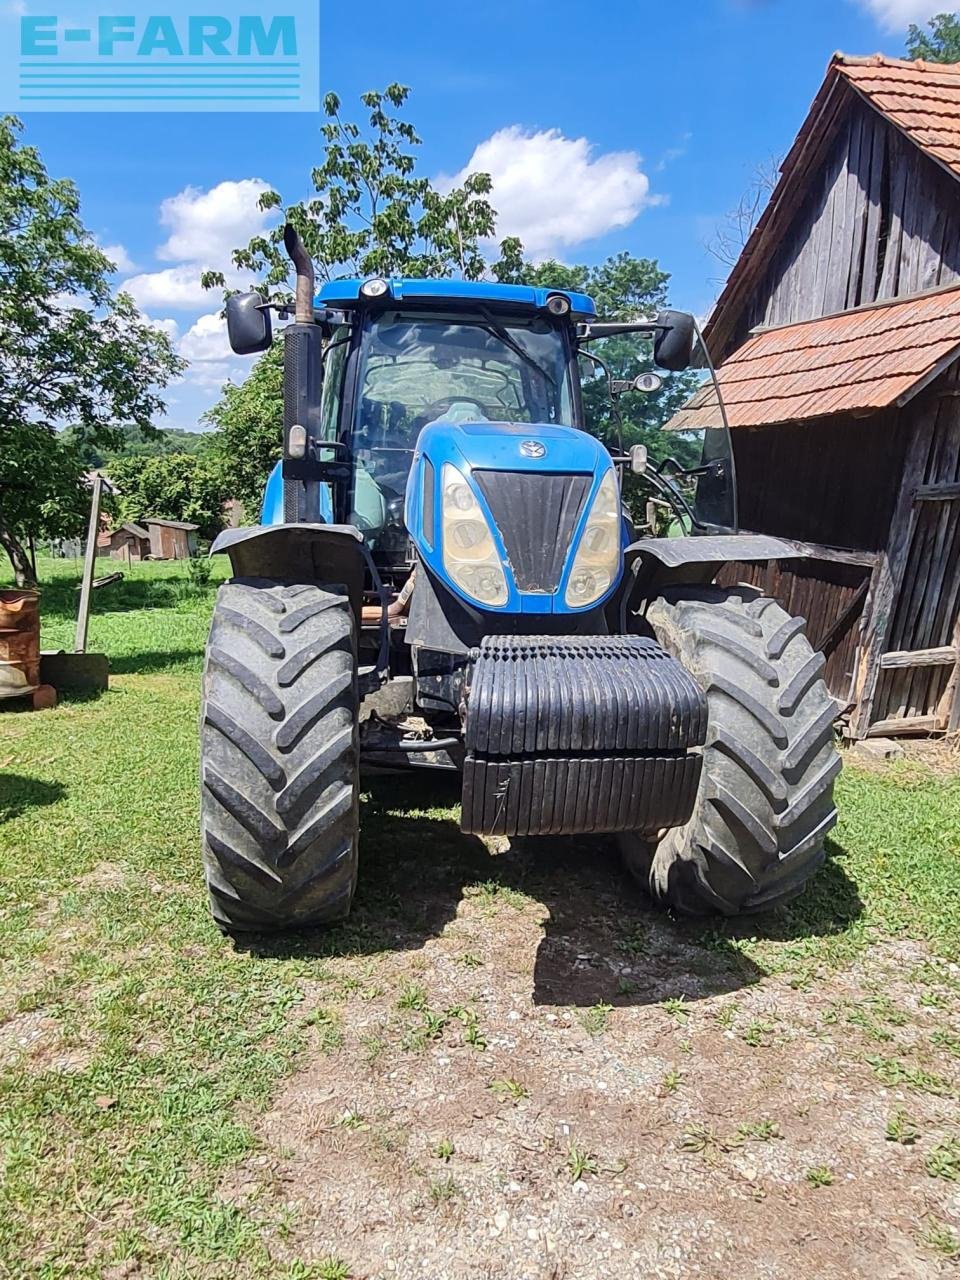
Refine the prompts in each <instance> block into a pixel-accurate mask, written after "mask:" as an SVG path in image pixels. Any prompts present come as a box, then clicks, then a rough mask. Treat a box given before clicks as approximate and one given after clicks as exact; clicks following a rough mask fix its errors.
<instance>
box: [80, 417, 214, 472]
mask: <svg viewBox="0 0 960 1280" xmlns="http://www.w3.org/2000/svg"><path fill="white" fill-rule="evenodd" d="M122 430H123V435H124V442H123V445H122V446H121V447H120V448H119V449H112V450H108V449H95V448H91V447H90V446H89V445H86V446H85V447H84V458H85V461H86V463H87V465H88V466H89V467H91V468H96V467H107V468H109V466H110V464H111V462H113V461H115V460H116V459H117V458H158V457H162V456H163V455H164V454H167V453H189V454H199V453H204V452H205V451H206V449H207V448H209V442H210V433H209V432H203V431H183V430H182V429H181V428H179V427H164V428H162V430H161V431H160V432H159V434H158V435H156V436H153V435H151V436H145V435H144V434H143V432H142V431H141V430H140V428H139V427H124V428H123V429H122ZM65 434H66V435H70V434H71V433H70V430H69V428H68V430H67V432H65Z"/></svg>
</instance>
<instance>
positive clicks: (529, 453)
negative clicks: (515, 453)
mask: <svg viewBox="0 0 960 1280" xmlns="http://www.w3.org/2000/svg"><path fill="white" fill-rule="evenodd" d="M546 452H547V446H546V445H545V444H541V443H540V441H539V440H522V441H521V442H520V454H521V456H522V457H524V458H543V457H545V456H546Z"/></svg>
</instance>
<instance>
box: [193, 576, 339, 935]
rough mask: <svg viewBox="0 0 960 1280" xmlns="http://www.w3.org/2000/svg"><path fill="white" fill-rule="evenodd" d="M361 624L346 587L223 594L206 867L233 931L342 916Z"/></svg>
mask: <svg viewBox="0 0 960 1280" xmlns="http://www.w3.org/2000/svg"><path fill="white" fill-rule="evenodd" d="M358 705H359V700H358V689H357V659H356V625H355V621H354V616H353V611H352V609H351V607H350V602H349V599H348V598H347V594H346V589H345V588H343V587H339V586H337V587H317V586H311V585H306V584H302V583H285V582H274V581H271V580H268V579H263V578H237V579H234V580H233V581H232V582H228V583H226V584H225V585H224V586H222V587H221V588H220V590H219V592H218V593H217V603H216V607H215V609H214V615H213V624H212V626H211V629H210V639H209V642H208V644H207V657H206V665H205V667H204V674H203V707H202V711H201V722H200V772H201V829H202V837H203V865H204V872H205V875H206V881H207V888H208V890H209V893H210V906H211V910H212V912H213V917H214V919H215V920H216V922H217V924H219V925H220V927H221V928H223V929H225V930H228V931H231V932H234V931H236V932H250V931H252V932H258V933H259V932H265V931H270V930H277V929H288V928H297V927H300V926H304V925H312V924H320V923H327V922H331V921H334V920H341V919H343V918H344V917H345V916H346V915H347V913H348V912H349V910H350V902H351V899H352V897H353V891H354V887H355V885H356V878H357V835H358V830H359V778H358V761H359V752H358V741H357V708H358Z"/></svg>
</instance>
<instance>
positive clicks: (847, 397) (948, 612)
mask: <svg viewBox="0 0 960 1280" xmlns="http://www.w3.org/2000/svg"><path fill="white" fill-rule="evenodd" d="M707 341H708V344H709V345H710V348H711V351H712V353H713V356H714V359H715V361H716V362H717V363H718V364H719V365H720V369H719V378H720V383H721V386H722V388H723V394H724V399H725V402H726V405H727V411H728V415H729V419H730V427H731V434H732V438H733V450H734V458H735V463H736V468H737V489H738V495H739V505H740V524H741V527H742V528H743V529H745V530H747V531H751V532H757V533H770V534H777V535H780V536H781V537H786V538H790V539H793V540H794V541H797V542H800V543H803V544H805V547H804V549H805V550H806V551H807V553H808V555H809V558H807V559H797V560H795V561H787V562H784V563H780V564H775V563H772V562H771V563H770V564H768V565H763V564H759V565H756V564H754V565H750V564H737V565H731V566H728V568H727V569H726V570H725V571H724V577H723V580H724V581H726V582H735V581H749V582H753V583H755V584H756V585H757V586H760V587H761V588H762V589H763V590H764V591H765V592H767V593H768V594H771V595H773V596H775V597H777V598H778V599H779V600H780V601H781V603H783V605H784V606H785V607H786V608H787V609H789V610H790V611H791V612H792V613H796V614H801V615H803V616H804V617H806V619H807V621H808V633H809V636H810V639H811V642H812V643H813V644H814V645H815V646H816V647H817V648H820V649H822V650H823V652H824V653H825V654H826V658H827V666H826V672H825V677H826V680H827V683H828V686H829V688H830V691H831V692H832V693H833V695H834V696H835V697H836V699H837V701H838V703H840V705H841V706H842V707H843V708H845V709H846V710H847V711H848V712H849V722H848V730H847V731H848V733H849V735H850V736H851V737H854V738H860V737H864V736H868V735H880V734H891V733H892V734H896V733H930V732H944V731H952V730H955V729H957V728H960V621H958V618H960V64H956V65H952V64H948V65H942V64H933V63H924V62H904V61H900V60H897V59H890V58H883V57H880V56H879V55H878V56H876V57H871V58H848V57H845V56H844V55H842V54H837V55H836V56H835V57H834V58H833V60H832V61H831V63H830V66H829V68H828V70H827V78H826V80H825V82H824V85H823V87H822V88H821V90H820V92H819V94H818V95H817V98H816V100H815V101H814V104H813V106H812V108H811V110H810V114H809V115H808V117H807V119H806V121H805V122H804V124H803V126H802V128H801V130H800V133H799V135H798V137H797V140H796V142H795V143H794V145H793V148H792V149H791V151H790V153H789V154H788V156H787V158H786V160H785V161H784V164H783V168H782V170H781V178H780V182H779V184H778V186H777V188H776V190H775V191H774V193H773V195H772V196H771V198H770V203H769V205H768V206H767V208H766V210H765V211H764V213H763V216H762V217H761V219H760V221H759V222H758V224H757V226H756V228H755V229H754V231H753V233H752V235H751V237H750V239H749V240H748V242H747V244H746V245H745V247H744V250H743V253H742V254H741V256H740V258H739V260H738V261H737V263H736V264H735V266H734V268H733V271H732V272H731V275H730V278H729V280H728V281H727V284H726V287H725V288H724V291H723V293H722V294H721V296H720V299H719V301H718V303H717V306H716V308H715V309H714V312H713V314H712V316H711V317H710V321H709V323H708V326H707ZM681 416H682V415H681Z"/></svg>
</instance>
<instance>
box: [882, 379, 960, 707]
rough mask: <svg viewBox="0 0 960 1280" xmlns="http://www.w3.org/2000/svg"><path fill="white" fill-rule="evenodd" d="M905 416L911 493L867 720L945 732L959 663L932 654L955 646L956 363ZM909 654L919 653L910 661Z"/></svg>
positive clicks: (958, 613) (959, 465)
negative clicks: (888, 658) (913, 445)
mask: <svg viewBox="0 0 960 1280" xmlns="http://www.w3.org/2000/svg"><path fill="white" fill-rule="evenodd" d="M904 417H905V418H907V419H909V420H910V422H911V424H912V425H913V426H915V427H916V428H917V433H916V440H917V448H918V449H919V450H920V451H921V456H919V457H918V458H917V460H916V467H915V468H913V467H911V469H910V474H909V475H908V476H907V478H906V479H905V484H906V485H907V486H908V487H909V490H910V492H909V493H905V494H904V495H903V496H902V501H901V508H902V509H903V510H904V511H905V512H908V514H907V516H906V528H905V529H903V530H900V531H898V530H893V531H892V533H891V546H893V545H894V544H899V545H901V546H902V547H903V548H904V550H903V552H902V555H901V558H900V563H899V565H891V569H892V570H893V572H894V573H895V574H896V575H897V580H896V583H895V591H894V599H893V607H892V609H891V610H890V614H889V618H888V620H887V624H886V627H885V628H883V630H882V631H878V635H877V639H876V645H877V653H878V654H879V655H880V656H879V666H880V670H879V673H878V676H877V682H876V689H875V692H874V693H873V698H872V706H871V707H870V714H869V723H870V725H871V726H876V725H877V724H884V725H886V724H889V723H890V722H891V721H897V720H910V721H915V722H918V725H919V722H922V721H927V722H929V723H928V726H927V727H929V728H931V729H934V728H937V729H944V728H947V727H948V721H949V719H950V713H951V710H952V700H953V696H954V692H953V691H954V688H955V686H956V680H955V674H956V665H957V664H956V662H955V661H935V660H931V659H932V658H935V656H936V654H935V651H937V650H944V651H947V650H950V649H953V650H954V651H955V650H956V645H957V626H958V617H960V371H958V368H957V366H954V367H953V368H952V369H951V370H950V371H949V372H948V374H947V375H945V377H944V378H942V379H940V380H939V381H938V383H937V384H936V385H935V387H933V388H932V389H931V390H930V391H929V392H927V393H925V394H924V395H922V396H920V397H918V398H917V400H916V401H915V402H914V405H912V406H908V409H907V410H906V411H905V412H904ZM924 428H925V429H924ZM889 653H895V654H898V655H901V654H902V655H904V656H903V657H902V658H898V660H897V665H895V666H890V667H886V668H884V665H883V655H884V654H889ZM909 654H919V655H921V656H920V657H919V658H916V659H914V660H912V661H911V660H910V659H909V658H908V657H907V656H906V655H909ZM924 655H925V656H924ZM875 656H876V655H875ZM948 690H949V693H950V697H949V698H948V697H947V694H948ZM867 692H869V691H867Z"/></svg>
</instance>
